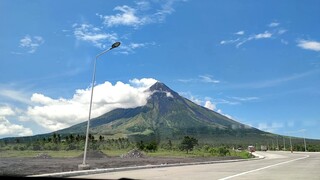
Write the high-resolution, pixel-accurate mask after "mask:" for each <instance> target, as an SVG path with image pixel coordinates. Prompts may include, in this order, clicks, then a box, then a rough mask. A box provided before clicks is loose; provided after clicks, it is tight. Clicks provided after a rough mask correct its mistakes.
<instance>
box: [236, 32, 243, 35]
mask: <svg viewBox="0 0 320 180" xmlns="http://www.w3.org/2000/svg"><path fill="white" fill-rule="evenodd" d="M235 34H236V35H244V31H238V32H236V33H235Z"/></svg>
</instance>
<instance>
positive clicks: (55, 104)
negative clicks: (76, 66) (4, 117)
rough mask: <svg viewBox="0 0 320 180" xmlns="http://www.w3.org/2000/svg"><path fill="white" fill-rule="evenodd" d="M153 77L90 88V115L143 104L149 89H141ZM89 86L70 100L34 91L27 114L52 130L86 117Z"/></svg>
mask: <svg viewBox="0 0 320 180" xmlns="http://www.w3.org/2000/svg"><path fill="white" fill-rule="evenodd" d="M154 82H156V80H155V79H151V78H143V79H140V80H139V79H133V80H130V83H131V84H133V85H130V84H125V83H122V82H117V83H116V84H114V85H112V84H111V83H110V82H105V83H103V84H99V85H96V86H95V87H94V95H93V104H92V116H91V117H92V118H94V117H97V116H100V115H102V114H104V113H106V112H109V111H111V110H113V109H115V108H134V107H138V106H143V105H145V104H146V103H147V98H148V97H149V95H150V92H148V91H145V90H146V89H147V88H149V87H150V86H151V85H152V84H154ZM90 93H91V88H87V89H78V90H76V92H75V94H74V95H73V97H72V98H70V99H65V98H59V99H53V98H50V97H47V96H45V95H43V94H38V93H34V94H33V95H32V97H31V101H32V102H33V103H35V104H36V105H34V106H29V108H28V111H27V116H28V118H29V120H33V121H35V122H36V123H37V124H39V125H40V126H42V127H44V128H46V129H47V130H51V131H55V130H58V129H62V128H66V127H69V126H71V125H74V124H76V123H80V122H83V121H85V120H87V118H88V113H89V102H90Z"/></svg>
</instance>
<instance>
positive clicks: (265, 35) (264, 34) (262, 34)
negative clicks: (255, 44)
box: [249, 31, 272, 40]
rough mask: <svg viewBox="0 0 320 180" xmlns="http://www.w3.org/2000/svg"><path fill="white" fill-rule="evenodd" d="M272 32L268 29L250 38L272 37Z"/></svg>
mask: <svg viewBox="0 0 320 180" xmlns="http://www.w3.org/2000/svg"><path fill="white" fill-rule="evenodd" d="M271 36H272V34H271V33H270V32H268V31H265V32H264V33H260V34H255V35H253V36H251V37H250V38H249V39H250V40H251V38H253V39H264V38H271Z"/></svg>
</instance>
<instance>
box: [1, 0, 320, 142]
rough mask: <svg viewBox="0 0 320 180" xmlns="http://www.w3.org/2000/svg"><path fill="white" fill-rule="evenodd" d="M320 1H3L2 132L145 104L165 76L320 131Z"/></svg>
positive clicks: (288, 130) (260, 116)
mask: <svg viewBox="0 0 320 180" xmlns="http://www.w3.org/2000/svg"><path fill="white" fill-rule="evenodd" d="M318 7H320V1H317V0H309V1H298V0H290V1H289V0H282V1H275V0H268V1H254V0H245V1H233V0H214V1H211V0H202V1H196V0H150V1H147V0H135V1H125V0H123V1H116V0H108V1H103V0H83V1H78V0H77V1H76V0H69V1H61V0H55V1H48V0H30V1H23V0H13V1H12V0H2V1H0V24H1V28H0V39H1V40H0V72H1V76H0V129H1V130H0V137H9V136H25V135H35V134H41V133H47V132H52V131H54V130H58V129H61V128H65V127H68V126H71V125H73V124H77V123H79V122H83V121H86V120H87V116H88V109H89V100H90V96H89V94H90V86H91V78H92V77H91V76H92V71H93V62H94V58H95V56H96V55H97V54H99V53H100V52H102V51H103V50H105V49H108V48H109V47H110V46H111V44H112V43H114V42H116V41H120V42H121V46H120V47H118V48H116V49H113V50H112V51H109V52H108V53H107V54H104V55H102V56H100V57H99V59H98V61H97V71H96V82H95V83H96V86H95V91H94V100H93V116H94V117H95V116H99V115H101V114H103V113H105V112H107V111H110V110H111V109H114V108H117V107H136V106H140V105H143V104H144V103H145V102H146V99H147V97H148V95H149V94H148V93H145V91H144V90H145V89H146V88H148V87H149V86H150V85H152V84H153V83H154V82H156V81H161V82H163V83H165V84H166V85H167V86H169V87H170V88H171V89H173V90H174V91H176V92H178V93H179V94H180V95H182V96H184V97H186V98H188V99H190V100H192V101H194V102H196V103H198V104H199V105H202V106H205V107H207V108H209V109H212V110H214V111H216V112H219V113H222V114H224V115H226V116H228V117H230V118H232V119H234V120H237V121H239V122H241V123H244V124H247V125H250V126H253V127H256V128H259V129H261V130H265V131H268V132H273V133H278V134H281V135H292V136H298V137H304V136H305V137H307V138H314V139H320V133H319V131H320V110H319V107H320V90H319V89H320V34H319V32H320V24H319V23H318V22H319V19H320V11H319V8H318Z"/></svg>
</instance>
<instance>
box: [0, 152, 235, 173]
mask: <svg viewBox="0 0 320 180" xmlns="http://www.w3.org/2000/svg"><path fill="white" fill-rule="evenodd" d="M226 159H239V158H237V157H210V158H183V157H181V158H180V157H179V158H178V157H177V158H174V157H147V156H139V157H136V156H132V157H128V156H125V157H120V156H119V157H108V156H106V155H104V154H101V153H97V152H95V153H88V154H87V161H86V163H87V164H90V167H91V169H103V168H117V167H131V166H141V165H160V164H173V163H188V162H202V161H217V160H226ZM82 161H83V156H79V157H75V158H52V157H50V156H46V155H39V156H36V157H31V158H30V157H29V158H16V157H14V158H1V159H0V176H28V175H38V174H46V173H56V172H69V171H77V170H78V165H79V164H82Z"/></svg>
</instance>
